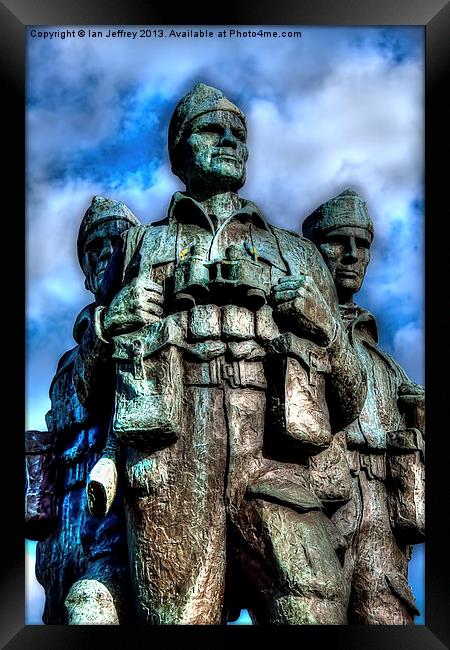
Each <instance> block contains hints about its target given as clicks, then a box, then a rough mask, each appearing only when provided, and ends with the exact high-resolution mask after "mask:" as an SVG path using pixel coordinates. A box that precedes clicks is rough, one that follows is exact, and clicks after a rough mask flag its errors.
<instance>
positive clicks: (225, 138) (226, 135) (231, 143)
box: [220, 129, 237, 148]
mask: <svg viewBox="0 0 450 650" xmlns="http://www.w3.org/2000/svg"><path fill="white" fill-rule="evenodd" d="M220 146H221V147H234V148H236V146H237V140H236V138H235V137H234V135H233V133H232V131H231V129H225V131H224V132H223V135H222V137H221V139H220Z"/></svg>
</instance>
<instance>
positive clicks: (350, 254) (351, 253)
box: [345, 238, 358, 262]
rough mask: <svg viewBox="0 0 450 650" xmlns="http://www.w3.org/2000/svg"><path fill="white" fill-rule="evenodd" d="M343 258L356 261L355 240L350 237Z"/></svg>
mask: <svg viewBox="0 0 450 650" xmlns="http://www.w3.org/2000/svg"><path fill="white" fill-rule="evenodd" d="M345 259H346V261H347V262H357V261H358V255H357V251H356V242H355V240H354V239H352V238H350V239H349V240H348V242H347V245H346V247H345Z"/></svg>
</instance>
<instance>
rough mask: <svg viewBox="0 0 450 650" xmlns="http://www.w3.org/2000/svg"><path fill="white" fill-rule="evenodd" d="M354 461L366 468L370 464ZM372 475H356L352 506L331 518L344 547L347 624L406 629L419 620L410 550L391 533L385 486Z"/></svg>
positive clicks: (348, 505) (359, 473) (363, 471)
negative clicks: (348, 587) (411, 580)
mask: <svg viewBox="0 0 450 650" xmlns="http://www.w3.org/2000/svg"><path fill="white" fill-rule="evenodd" d="M358 456H360V457H361V458H362V459H363V462H365V463H366V464H367V466H369V467H370V462H371V460H372V461H373V460H374V457H373V456H369V455H364V456H363V455H362V454H361V455H359V454H358ZM364 459H365V460H364ZM375 460H377V459H376V458H375ZM378 460H382V457H379V459H378ZM370 474H371V472H370V471H367V470H366V469H363V468H361V469H360V470H359V472H358V474H357V476H355V477H354V478H353V481H354V489H353V498H352V500H351V501H349V503H348V504H347V505H346V506H344V507H343V508H341V510H339V511H337V512H336V513H335V515H334V516H333V520H334V521H335V523H336V524H337V526H338V528H339V529H340V530H341V532H342V533H343V534H344V535H345V537H346V539H347V541H348V549H347V552H346V554H345V561H344V569H345V572H346V575H347V579H348V582H349V584H351V595H350V603H349V610H348V618H349V623H350V624H366V625H408V624H410V623H412V622H413V616H414V614H418V611H417V609H416V607H415V603H414V597H413V594H412V592H411V589H410V587H409V585H408V579H407V577H408V552H409V549H408V548H407V547H406V546H405V545H403V546H401V545H400V544H399V543H398V542H397V540H396V539H395V537H394V534H393V532H392V529H391V525H390V519H389V511H388V499H387V493H386V486H385V482H384V481H383V480H380V478H376V477H374V476H372V477H370Z"/></svg>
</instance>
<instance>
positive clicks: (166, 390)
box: [80, 84, 366, 624]
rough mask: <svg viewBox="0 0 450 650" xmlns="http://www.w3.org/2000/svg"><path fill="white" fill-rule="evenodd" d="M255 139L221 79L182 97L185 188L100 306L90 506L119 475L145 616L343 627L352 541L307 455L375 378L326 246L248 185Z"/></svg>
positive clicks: (125, 262)
mask: <svg viewBox="0 0 450 650" xmlns="http://www.w3.org/2000/svg"><path fill="white" fill-rule="evenodd" d="M246 135H247V130H246V119H245V116H244V115H243V113H242V111H241V110H240V109H239V108H237V107H236V106H235V105H234V104H232V103H231V102H230V101H229V100H228V99H227V98H226V97H224V95H223V93H222V92H221V91H219V90H217V89H215V88H212V87H210V86H207V85H205V84H197V85H196V86H195V87H194V88H193V90H191V91H190V92H189V93H187V95H185V96H184V97H183V98H182V100H181V101H180V102H179V104H178V105H177V107H176V108H175V111H174V113H173V116H172V120H171V123H170V127H169V154H170V159H171V163H172V169H173V171H174V173H175V174H176V175H178V176H179V178H180V179H181V180H182V181H183V182H184V183H185V185H186V192H176V193H175V195H174V196H173V198H172V201H171V204H170V207H169V210H168V215H167V217H166V218H164V219H163V220H161V221H159V222H156V223H153V224H150V225H148V226H138V227H135V228H131V229H130V230H128V231H127V232H126V233H125V234H124V236H123V237H122V240H121V244H120V246H118V248H117V249H116V251H115V252H114V254H113V257H112V258H111V263H110V266H109V268H108V271H107V275H106V276H105V279H104V282H103V286H102V294H103V296H102V305H101V306H100V307H98V308H97V310H96V324H97V327H98V329H97V335H98V336H99V337H100V338H101V339H102V340H104V341H110V342H111V346H110V347H111V355H112V358H113V359H115V362H116V394H115V403H114V413H113V418H112V426H111V433H110V438H109V441H108V446H107V452H106V453H105V455H104V458H103V459H102V461H101V463H100V465H98V466H97V467H96V468H95V469H94V471H93V472H92V474H91V478H92V481H91V484H90V487H91V490H90V497H89V498H90V505H91V508H92V509H93V510H94V511H97V512H101V511H107V509H108V504H109V502H110V500H111V494H112V493H114V487H115V484H116V478H117V476H119V477H122V481H123V492H124V500H125V509H126V513H127V528H128V552H129V561H130V568H131V578H132V585H133V593H134V607H135V610H136V613H137V615H138V619H139V621H140V622H142V623H150V624H221V623H222V624H223V623H225V622H226V621H227V620H229V618H231V616H232V614H233V612H238V611H239V609H240V607H241V606H242V607H247V608H248V610H249V612H250V614H251V617H252V619H253V621H254V622H257V623H294V624H295V623H298V624H345V623H346V622H347V606H348V596H349V589H348V586H347V584H346V581H345V578H344V572H343V569H342V566H341V564H340V561H339V557H338V555H339V554H341V553H342V550H343V549H342V545H343V539H342V536H341V535H339V532H338V530H337V528H336V527H335V526H334V525H333V524H332V523H331V521H330V520H329V518H328V517H327V515H326V514H325V513H324V505H323V503H322V502H321V500H320V499H319V498H318V497H317V496H316V494H315V493H314V490H313V489H312V488H311V485H310V460H311V458H313V457H314V455H315V454H318V453H319V452H320V451H322V450H324V449H326V448H327V447H328V446H329V445H330V443H331V442H332V438H333V433H334V432H335V431H338V430H340V429H342V428H343V427H345V426H346V425H348V424H349V423H350V422H351V421H352V420H354V419H355V418H356V417H357V415H358V413H359V411H360V409H361V406H362V404H363V402H364V399H365V395H366V392H365V378H364V373H363V371H362V369H361V366H360V363H359V360H358V357H357V355H356V354H355V353H354V351H353V349H352V346H351V344H350V342H349V339H348V335H347V332H346V331H345V327H344V325H343V322H342V320H341V318H340V314H339V309H338V301H337V296H336V292H335V287H334V283H333V280H332V277H331V275H330V273H329V271H328V269H327V267H326V265H325V264H324V262H323V260H322V258H321V256H320V255H319V254H318V252H317V249H316V248H315V246H314V245H313V244H312V243H311V242H310V241H308V240H307V239H305V238H303V237H301V236H299V235H298V234H295V233H291V232H288V231H286V230H284V229H281V228H276V227H274V226H271V225H270V224H269V223H268V222H267V220H266V219H265V217H264V215H263V214H262V213H261V211H260V210H259V209H258V207H257V206H256V205H255V204H254V203H252V202H251V201H248V200H244V199H241V198H240V197H239V196H238V194H237V192H238V190H239V189H240V188H241V187H242V185H243V184H244V182H245V166H246V160H247V155H248V152H247V145H246ZM80 397H82V399H85V400H87V399H95V390H94V387H93V386H92V387H90V386H89V382H86V383H85V386H84V388H83V391H82V392H81V393H80ZM342 459H343V454H342V458H341V459H340V460H342ZM344 460H345V459H344ZM347 478H348V480H347V483H346V484H345V485H344V486H343V490H344V492H345V494H343V495H341V502H345V501H346V500H348V499H349V498H350V495H351V484H350V479H349V475H348V476H347ZM96 497H98V500H97V499H96Z"/></svg>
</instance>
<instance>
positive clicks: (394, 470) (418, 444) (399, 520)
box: [386, 428, 425, 544]
mask: <svg viewBox="0 0 450 650" xmlns="http://www.w3.org/2000/svg"><path fill="white" fill-rule="evenodd" d="M386 480H387V490H388V505H389V517H390V521H391V527H392V529H393V531H394V534H395V535H396V537H397V538H398V539H399V541H401V542H402V543H405V544H420V543H422V542H423V541H424V539H425V443H424V441H423V437H422V434H421V433H420V431H419V430H418V429H413V428H411V429H404V430H401V431H395V432H392V433H390V434H388V454H387V477H386Z"/></svg>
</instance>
